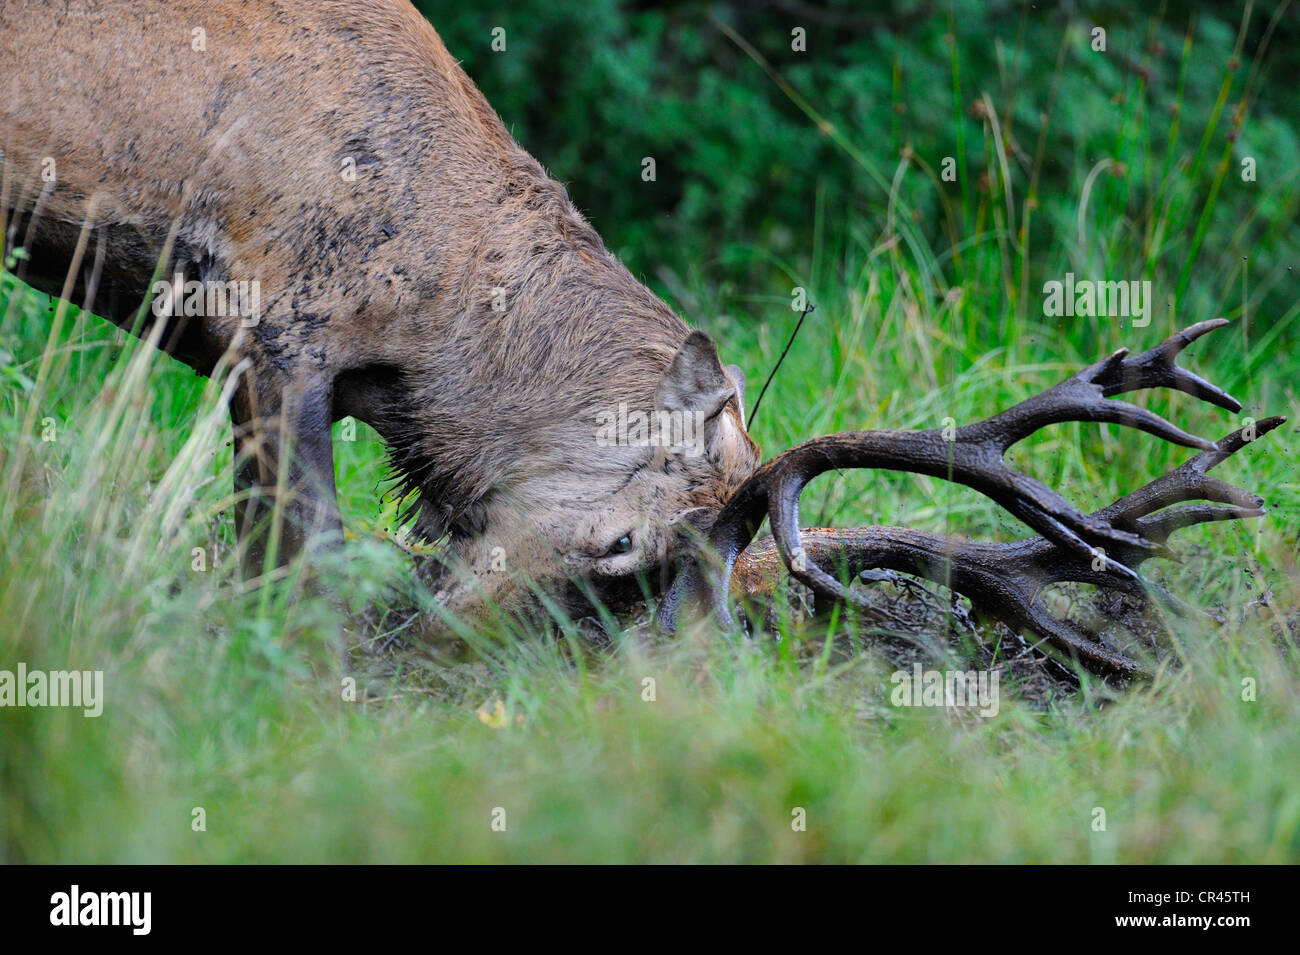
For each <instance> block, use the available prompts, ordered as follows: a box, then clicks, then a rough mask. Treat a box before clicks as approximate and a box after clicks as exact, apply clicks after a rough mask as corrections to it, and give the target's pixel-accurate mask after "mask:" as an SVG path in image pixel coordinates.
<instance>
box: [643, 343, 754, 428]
mask: <svg viewBox="0 0 1300 955" xmlns="http://www.w3.org/2000/svg"><path fill="white" fill-rule="evenodd" d="M741 387H743V385H742V386H741ZM734 394H736V385H735V383H733V382H732V380H731V379H730V378H728V377H727V373H726V372H725V371H724V370H723V368H722V362H720V361H719V360H718V349H717V346H715V345H714V344H713V339H712V338H710V337H709V336H708V335H707V334H705V333H704V332H691V334H690V335H689V337H687V339H686V341H684V342H682V347H681V348H679V349H677V354H676V355H674V356H673V360H672V363H671V364H669V366H668V370H667V371H665V372H664V376H663V378H662V379H660V381H659V388H658V389H657V390H656V391H655V405H656V406H657V407H658V408H662V409H663V410H665V411H688V412H691V413H698V414H700V415H701V416H702V417H703V419H704V420H705V421H707V420H709V419H710V418H712V417H714V416H715V415H716V414H717V413H718V412H719V411H721V410H722V409H723V407H724V406H725V405H726V403H727V402H728V401H730V400H731V397H732V395H734Z"/></svg>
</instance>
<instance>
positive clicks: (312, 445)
mask: <svg viewBox="0 0 1300 955" xmlns="http://www.w3.org/2000/svg"><path fill="white" fill-rule="evenodd" d="M330 398H331V396H330V389H329V388H328V386H326V385H324V384H322V383H312V382H307V383H301V382H300V383H287V382H283V381H281V380H279V379H278V378H276V377H274V376H271V377H260V378H259V377H258V376H256V375H252V374H250V376H249V377H248V379H247V380H246V381H245V382H244V383H242V384H241V386H240V387H239V388H238V389H237V390H236V391H235V394H234V396H233V397H232V399H231V403H230V412H231V419H232V421H233V423H234V432H235V492H236V504H235V521H236V531H237V533H238V536H239V540H240V544H241V550H242V551H243V561H242V563H243V568H244V574H245V576H246V577H248V578H250V579H252V578H256V577H258V576H260V575H261V574H263V573H265V572H266V571H267V570H269V569H270V566H268V558H271V559H272V560H273V564H274V565H275V566H280V565H283V564H286V563H288V562H289V561H290V560H291V559H292V558H293V557H294V556H295V555H296V554H298V553H299V552H300V551H301V550H302V549H303V548H304V547H305V546H306V544H307V542H308V540H310V539H312V538H313V537H319V538H320V539H321V540H322V542H323V543H326V544H327V545H328V544H332V543H335V542H337V541H338V540H340V539H341V537H342V522H341V520H340V517H339V511H338V503H337V498H336V496H335V487H334V450H333V445H332V442H331V435H330V423H331V418H332V416H331V414H330ZM277 504H278V505H279V506H278V507H277V506H276V505H277Z"/></svg>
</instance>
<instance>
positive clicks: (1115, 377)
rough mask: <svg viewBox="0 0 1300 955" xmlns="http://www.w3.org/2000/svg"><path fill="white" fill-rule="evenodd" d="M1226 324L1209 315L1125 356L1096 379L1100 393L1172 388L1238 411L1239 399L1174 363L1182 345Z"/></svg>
mask: <svg viewBox="0 0 1300 955" xmlns="http://www.w3.org/2000/svg"><path fill="white" fill-rule="evenodd" d="M1227 324H1228V320H1227V319H1226V318H1211V319H1207V320H1206V321H1203V322H1197V323H1196V324H1195V325H1191V326H1189V327H1188V328H1184V329H1183V330H1182V331H1181V332H1178V333H1176V334H1174V335H1171V336H1169V337H1168V338H1166V339H1165V340H1164V341H1163V342H1161V343H1160V344H1159V345H1157V346H1156V347H1155V348H1152V349H1150V350H1149V351H1145V352H1143V353H1142V354H1141V355H1138V356H1137V357H1135V358H1127V359H1125V360H1124V361H1123V362H1121V363H1120V365H1119V366H1118V368H1114V369H1107V371H1108V375H1107V377H1106V379H1105V380H1104V381H1099V383H1100V384H1102V389H1103V391H1102V393H1103V394H1104V395H1105V396H1106V397H1110V396H1111V395H1118V394H1122V393H1124V392H1126V391H1137V390H1138V389H1139V388H1173V389H1175V390H1177V391H1181V392H1183V393H1184V394H1188V395H1192V396H1193V397H1195V398H1200V399H1201V400H1202V401H1208V402H1211V403H1212V404H1216V405H1218V406H1219V407H1220V408H1224V409H1226V410H1228V411H1231V412H1233V413H1234V414H1235V413H1236V412H1238V411H1240V410H1241V402H1240V401H1238V400H1237V399H1236V398H1234V397H1232V395H1230V394H1228V393H1227V392H1226V391H1224V390H1223V389H1222V388H1219V387H1217V386H1216V385H1212V384H1210V383H1209V382H1208V381H1206V380H1205V379H1204V378H1202V377H1200V376H1199V375H1197V374H1194V373H1193V372H1190V371H1188V370H1187V369H1186V368H1181V367H1179V365H1178V364H1177V363H1176V359H1177V358H1178V354H1179V352H1181V351H1182V350H1183V349H1184V348H1186V347H1187V346H1188V345H1190V344H1191V343H1192V342H1194V341H1196V340H1197V339H1198V338H1200V337H1201V336H1202V335H1208V334H1209V333H1210V332H1212V331H1214V330H1215V329H1216V328H1223V327H1224V326H1225V325H1227Z"/></svg>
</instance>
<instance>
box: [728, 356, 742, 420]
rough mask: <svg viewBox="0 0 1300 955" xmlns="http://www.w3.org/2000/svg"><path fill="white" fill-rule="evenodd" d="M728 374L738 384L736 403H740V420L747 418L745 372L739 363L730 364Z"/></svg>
mask: <svg viewBox="0 0 1300 955" xmlns="http://www.w3.org/2000/svg"><path fill="white" fill-rule="evenodd" d="M727 374H728V375H730V376H731V383H732V384H733V385H735V386H736V404H738V405H740V420H741V421H744V420H745V372H744V370H743V369H742V368H741V367H740V366H739V365H728V366H727Z"/></svg>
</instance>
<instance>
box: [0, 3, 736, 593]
mask: <svg viewBox="0 0 1300 955" xmlns="http://www.w3.org/2000/svg"><path fill="white" fill-rule="evenodd" d="M195 28H202V29H203V30H204V31H205V33H206V38H205V39H206V47H207V49H206V51H205V52H198V51H195V50H194V49H192V46H191V41H192V38H193V34H192V31H193V30H194V29H195ZM0 77H5V79H3V80H0V83H3V84H4V94H3V96H2V97H0V149H2V150H3V169H2V170H0V171H2V172H3V181H2V182H0V200H2V201H0V215H2V216H4V219H3V220H0V226H3V228H4V230H5V233H4V234H5V235H6V239H7V243H6V244H7V245H8V246H9V247H13V246H14V245H24V246H25V247H26V248H27V249H28V251H29V253H30V255H31V260H30V261H29V262H28V263H26V265H25V269H26V271H25V273H20V274H23V277H25V278H26V279H27V280H28V281H30V282H31V283H32V284H33V285H35V286H37V287H38V288H41V289H44V290H46V291H50V292H53V293H55V294H57V293H58V291H59V289H60V288H61V287H62V285H63V282H64V277H65V275H66V274H67V271H68V269H69V267H70V265H80V269H79V271H78V278H77V281H76V285H75V288H74V292H73V297H74V299H77V300H79V301H80V300H83V299H84V300H86V301H87V303H88V304H89V306H90V307H91V309H92V310H94V311H96V312H97V313H99V314H103V315H105V316H107V317H109V318H110V319H112V320H114V321H116V322H118V323H119V324H123V325H128V326H129V325H130V323H131V320H132V317H133V316H134V314H135V310H136V309H137V308H138V306H139V305H140V303H141V302H142V301H143V300H144V299H145V298H146V297H147V296H148V293H149V290H150V280H151V277H152V275H153V274H154V270H155V266H156V265H157V264H158V263H159V261H160V260H161V259H162V258H163V257H164V255H166V262H165V268H164V269H163V274H164V275H171V274H172V272H173V271H174V270H175V269H180V270H182V271H183V272H184V274H185V275H186V277H187V278H191V279H194V278H197V279H199V280H203V281H208V280H217V281H230V280H236V281H238V280H257V281H259V282H260V283H261V290H262V294H261V297H262V310H261V316H260V320H259V322H258V324H257V325H256V326H255V327H253V328H250V329H240V328H239V327H238V326H239V322H238V319H237V318H221V317H202V318H195V319H189V320H188V321H186V320H182V319H174V320H173V322H174V324H173V326H172V327H169V328H168V329H167V330H166V332H165V334H164V344H165V347H166V348H167V349H168V350H169V351H170V352H171V353H172V354H173V355H175V356H176V357H177V358H179V359H180V360H182V361H185V362H186V363H188V364H190V365H191V366H192V367H194V368H195V369H196V370H197V371H199V372H201V373H203V374H208V373H211V372H212V371H213V369H214V367H215V366H216V364H217V362H218V360H219V359H220V358H221V356H222V355H223V353H226V351H227V349H231V350H232V352H233V354H234V356H235V357H236V358H239V359H247V360H248V362H249V368H248V371H247V373H246V375H245V377H244V378H243V379H242V384H241V387H240V388H239V390H238V392H237V394H236V398H235V400H234V402H233V405H232V415H233V417H234V419H235V423H236V426H237V428H236V434H237V437H238V439H239V441H240V445H241V447H242V448H244V449H245V450H256V451H258V454H257V455H256V456H253V457H252V458H251V459H250V463H249V464H248V465H247V466H245V467H244V468H243V469H242V471H241V473H240V475H239V476H238V477H237V482H238V484H239V486H241V487H244V488H247V489H249V491H250V495H251V496H250V500H249V503H248V504H246V505H244V506H243V507H242V508H241V511H240V515H239V517H240V521H241V530H244V531H247V529H248V528H249V527H250V526H251V524H252V523H253V521H254V519H255V518H256V517H257V516H258V515H259V514H260V513H261V512H260V510H259V506H258V502H259V500H261V498H260V497H259V494H265V493H266V489H267V488H269V487H273V486H274V484H275V463H276V461H277V459H278V448H279V444H278V441H279V440H281V439H282V438H283V437H284V436H288V437H289V438H290V439H291V443H292V446H293V448H294V451H295V457H294V459H293V460H294V466H293V468H292V471H291V475H290V483H291V484H292V485H293V486H294V487H295V488H296V489H297V494H296V495H295V496H294V497H293V498H292V500H290V501H289V502H288V503H287V505H286V506H287V509H288V513H289V516H290V518H291V521H290V526H289V529H288V533H289V536H288V541H289V545H290V549H293V548H295V547H299V546H301V545H302V544H303V543H304V541H305V540H306V537H307V535H308V534H310V533H312V532H314V531H320V530H325V531H331V530H337V527H338V517H337V510H336V506H335V504H334V500H333V482H332V458H331V451H330V445H329V425H330V423H331V422H332V421H334V420H337V419H338V418H340V417H343V416H345V415H349V414H350V415H354V416H356V417H357V418H359V419H361V420H363V421H366V422H367V423H369V424H371V425H373V426H374V427H375V428H376V429H377V430H378V431H379V432H380V434H381V435H382V436H383V437H384V439H385V440H386V442H387V443H388V444H389V445H390V447H391V449H392V452H393V456H394V460H395V463H396V464H397V465H398V467H399V469H400V470H401V472H402V474H403V475H404V476H405V479H406V480H407V481H408V482H409V484H410V485H411V486H412V487H417V488H419V489H420V491H421V515H420V521H421V527H422V528H423V529H424V531H425V532H426V533H427V534H428V535H429V536H433V537H436V536H439V535H441V534H443V533H444V532H445V533H449V534H450V536H451V542H452V548H451V550H452V554H453V555H454V556H455V557H456V558H458V559H459V560H460V561H461V562H463V564H464V565H465V566H466V568H467V569H468V570H469V574H468V578H469V579H471V580H474V581H476V583H475V584H474V585H472V586H466V585H465V584H463V583H461V584H457V585H455V586H449V587H448V588H447V589H446V590H445V592H444V593H443V596H444V598H445V599H446V601H447V603H448V606H449V607H450V608H451V609H453V610H456V611H468V610H472V609H473V608H474V607H475V606H476V605H477V601H478V599H479V598H480V597H481V596H488V597H492V598H493V599H495V600H498V601H500V602H503V603H505V604H507V605H510V604H511V603H512V601H514V600H515V597H516V596H517V593H516V591H517V587H516V586H515V585H513V584H507V583H506V580H507V579H508V578H510V577H511V575H508V574H500V573H496V572H494V571H493V570H492V563H491V560H490V555H492V554H493V553H494V551H493V548H495V547H501V548H503V551H504V554H505V559H506V562H507V563H508V564H509V565H510V566H511V567H512V568H515V569H519V570H522V571H524V573H525V574H526V575H527V576H530V577H532V578H534V579H537V580H541V581H546V580H556V579H559V577H560V576H562V575H563V573H564V572H566V571H567V570H569V569H572V568H577V569H579V570H580V571H581V572H583V573H587V574H594V575H597V576H600V575H604V576H609V577H620V576H626V575H628V574H631V573H632V572H633V571H635V570H638V569H644V568H646V567H649V566H651V565H652V564H653V563H654V562H655V561H656V560H658V559H660V558H661V557H662V556H663V554H664V552H665V551H666V550H667V549H668V548H669V547H670V546H671V540H672V530H671V526H672V525H673V524H674V523H676V522H679V521H680V520H681V519H683V516H684V515H688V514H689V513H690V512H692V511H693V510H694V509H698V508H708V509H710V510H713V509H716V508H717V507H719V506H720V504H721V502H722V501H723V500H724V499H725V498H726V497H727V496H728V495H729V494H730V493H731V491H732V490H733V489H734V488H735V487H737V486H738V485H739V483H740V482H741V481H742V480H743V479H744V478H745V477H747V476H748V475H749V474H750V473H751V472H752V471H753V470H754V468H755V466H756V464H757V461H758V453H757V448H756V447H755V446H754V445H753V443H752V442H751V441H750V439H749V437H748V435H746V434H745V431H744V426H743V410H742V400H743V398H742V395H741V394H739V393H736V394H735V395H734V396H733V397H730V399H728V397H727V393H728V392H733V391H734V392H739V390H740V389H743V380H737V378H736V375H735V373H734V372H724V371H723V370H722V368H721V366H720V364H719V363H718V360H717V357H716V350H715V349H713V346H712V343H711V342H709V341H708V339H707V337H705V336H697V337H694V338H693V339H692V340H691V341H690V342H688V340H687V335H688V329H687V328H686V326H685V325H684V324H683V323H682V321H681V320H680V319H678V318H677V317H676V316H675V315H674V314H673V313H672V311H671V310H670V309H668V308H667V307H666V306H665V305H664V304H663V303H662V302H661V301H659V300H658V299H657V298H656V297H655V296H654V295H653V294H651V293H650V292H649V291H648V290H647V289H646V288H645V287H644V286H642V285H641V284H640V283H638V282H637V281H636V280H635V279H634V278H633V277H632V276H631V275H630V274H629V273H628V272H627V270H626V269H624V268H623V267H622V266H621V265H620V264H619V263H618V262H617V260H616V259H615V258H614V257H613V256H612V255H611V254H610V253H609V252H608V251H606V249H605V247H604V245H603V244H602V242H601V240H600V238H599V237H598V236H597V235H596V233H595V232H594V231H593V230H592V229H591V227H590V226H589V225H588V224H587V223H586V222H585V221H584V220H583V218H582V216H581V215H580V214H579V213H578V212H577V211H576V210H575V209H574V207H573V205H572V204H571V203H570V201H569V199H568V196H567V194H566V192H565V190H564V188H563V187H562V186H561V185H559V184H558V183H556V182H554V181H553V180H551V179H550V178H548V177H547V176H546V174H545V172H544V170H543V169H542V167H541V166H540V165H539V164H538V163H537V161H536V160H534V159H533V158H532V157H531V156H529V155H528V154H527V153H525V152H524V151H523V150H522V149H520V147H519V146H518V145H517V144H516V143H515V142H514V141H513V139H512V138H511V137H510V135H509V133H508V132H507V131H506V129H505V127H504V126H503V124H502V123H501V121H500V120H499V119H498V117H497V116H496V114H495V113H494V112H493V111H492V109H491V107H490V106H489V105H488V104H487V102H486V101H485V100H484V99H483V97H482V95H481V94H480V93H479V92H478V90H477V89H476V88H475V87H474V85H473V84H472V83H471V82H470V80H469V78H468V77H467V76H466V75H465V74H464V72H463V71H462V70H461V69H460V68H459V67H458V66H457V65H456V62H455V60H454V59H453V58H452V56H451V55H450V54H449V53H448V52H447V50H446V49H445V48H444V47H443V45H442V43H441V42H440V40H439V39H438V36H437V35H436V33H435V32H434V30H433V28H432V27H431V26H430V25H429V24H428V23H427V22H426V21H425V20H424V19H423V18H422V17H421V16H420V15H419V14H418V12H417V11H416V10H415V9H414V8H413V7H412V6H411V5H410V4H409V3H408V2H406V0H315V2H311V3H304V2H299V0H259V2H234V0H214V2H207V0H155V2H141V0H131V2H126V0H119V2H114V0H100V2H95V3H89V2H82V0H70V2H67V3H63V2H59V3H46V2H22V0H0ZM45 157H52V158H53V159H54V160H55V162H56V165H57V176H58V177H57V180H56V182H55V183H54V184H53V185H52V186H47V184H45V183H43V182H42V181H41V180H40V177H39V173H40V170H41V161H42V159H43V158H45ZM348 160H350V161H351V162H353V163H355V172H356V175H355V181H347V178H346V177H345V176H344V175H342V174H341V170H342V168H343V166H344V163H345V162H346V161H348ZM83 224H88V225H89V226H90V227H91V232H90V239H89V244H88V246H87V253H86V256H85V257H84V259H83V260H82V261H81V262H80V263H74V262H73V261H72V259H73V255H72V250H73V248H74V247H75V245H76V241H77V237H78V234H79V232H80V231H81V229H82V227H83ZM169 236H170V237H171V244H170V246H168V241H169ZM168 248H170V253H169V254H167V249H168ZM494 289H501V290H504V299H503V301H504V303H505V305H506V307H505V310H504V311H496V310H494V309H493V307H492V303H493V290H494ZM147 327H148V326H146V329H147ZM674 356H679V357H681V359H682V361H680V362H678V364H677V365H674V364H673V361H674ZM686 365H689V366H690V367H689V368H686V367H685V366H686ZM670 368H675V369H676V371H670ZM720 393H721V397H722V400H723V401H724V402H725V405H722V406H721V412H720V413H718V414H716V415H714V416H713V417H712V418H711V419H710V422H709V425H708V434H707V436H708V452H707V453H706V454H703V455H700V456H699V457H697V458H688V457H684V456H680V455H677V456H672V455H670V456H668V457H667V458H666V459H665V457H664V456H663V455H662V454H658V455H657V454H655V452H654V450H653V449H650V448H643V447H601V446H598V445H597V443H596V441H595V440H594V433H595V421H596V417H597V415H598V414H600V413H601V412H604V411H608V410H610V409H612V408H615V407H617V405H618V403H619V402H620V401H626V402H628V403H629V405H631V406H632V407H640V408H644V409H646V410H649V409H650V408H652V407H653V406H654V402H655V401H656V400H659V401H660V402H661V403H662V402H663V401H664V400H666V399H665V395H671V396H675V397H674V400H676V401H678V404H679V406H680V407H683V408H695V409H697V410H698V409H700V408H705V407H706V406H707V411H708V412H709V413H710V414H712V413H713V412H714V411H717V410H718V409H717V408H716V407H714V406H713V405H710V402H714V403H716V399H717V398H718V397H719V394H720ZM273 425H274V426H273ZM633 528H635V529H637V534H636V548H635V552H634V553H633V554H629V555H624V556H623V557H620V558H618V559H600V558H596V557H593V556H592V555H594V554H596V553H598V552H600V551H601V550H602V549H603V548H606V547H607V546H608V545H609V544H610V543H611V542H612V541H616V540H617V539H618V538H619V537H620V535H622V534H623V533H625V532H626V531H628V530H632V529H633ZM250 539H252V540H254V542H256V540H257V538H256V536H255V535H253V536H251V537H250ZM256 552H257V551H256V548H254V553H256ZM495 553H498V554H499V553H500V552H495ZM476 591H477V592H478V594H477V595H476V593H475V592H476Z"/></svg>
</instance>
